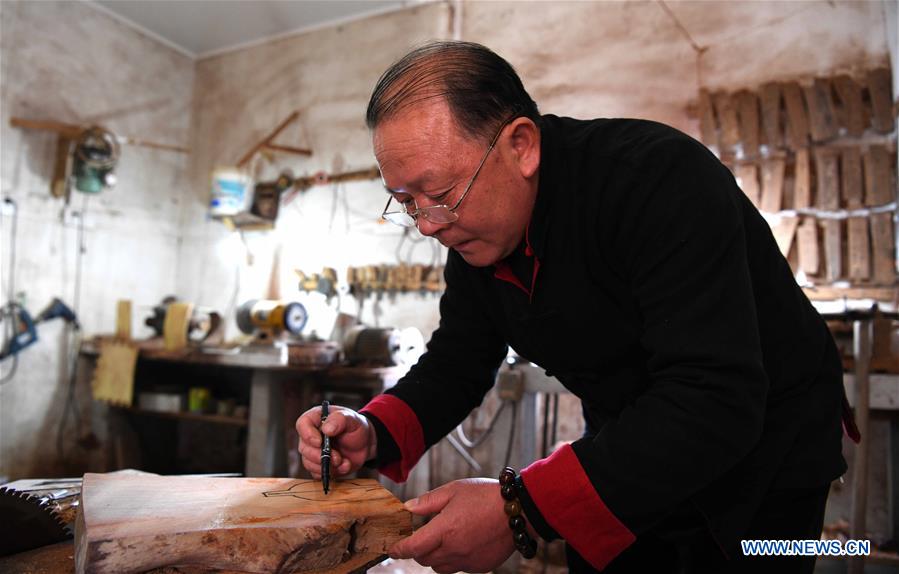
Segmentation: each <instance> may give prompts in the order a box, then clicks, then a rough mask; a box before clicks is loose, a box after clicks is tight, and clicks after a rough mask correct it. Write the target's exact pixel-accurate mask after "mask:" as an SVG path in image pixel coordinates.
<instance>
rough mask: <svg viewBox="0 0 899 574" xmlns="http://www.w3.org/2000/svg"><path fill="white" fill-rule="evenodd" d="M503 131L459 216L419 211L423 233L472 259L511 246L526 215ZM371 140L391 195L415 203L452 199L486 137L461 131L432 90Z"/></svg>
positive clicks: (499, 254)
mask: <svg viewBox="0 0 899 574" xmlns="http://www.w3.org/2000/svg"><path fill="white" fill-rule="evenodd" d="M504 129H511V126H507V127H506V128H504ZM506 135H507V134H506V133H505V132H504V133H502V134H501V135H500V137H499V139H498V140H497V144H496V147H495V148H494V149H493V151H492V152H490V155H489V156H488V157H487V160H486V161H485V162H484V165H483V167H482V168H481V171H480V172H479V174H478V176H477V178H476V179H475V181H474V184H473V185H472V187H471V190H470V191H469V192H468V195H466V196H465V199H464V201H462V203H461V205H459V207H458V209H457V210H456V215H458V216H459V219H458V220H457V221H455V222H453V223H443V224H438V223H433V222H431V221H428V220H427V219H425V218H423V217H419V218H418V229H419V231H420V232H421V233H422V235H427V236H434V237H436V238H437V240H438V241H440V243H442V244H443V245H445V246H446V247H449V248H451V249H454V250H456V251H457V252H458V253H459V254H460V255H461V256H462V257H463V258H464V259H465V261H467V262H468V263H469V264H470V265H474V266H477V267H483V266H487V265H492V264H494V263H496V262H497V261H499V260H500V259H502V258H504V257H505V256H507V255H508V254H509V253H511V252H512V251H513V250H514V249H515V247H516V246H517V245H518V243H519V242H520V241H521V239H522V237H523V234H524V230H525V228H526V226H527V222H528V220H529V219H530V210H531V207H532V202H529V201H525V200H524V195H523V193H524V192H525V191H526V189H522V186H523V185H524V187H525V188H526V187H527V186H526V182H525V181H524V180H523V179H522V178H521V177H520V174H517V173H516V171H515V169H514V165H512V164H511V163H510V161H509V157H508V156H509V154H508V149H507V148H508V141H507V140H508V138H505V137H504V136H506ZM373 145H374V152H375V157H376V158H377V160H378V165H379V167H380V169H381V175H382V177H383V179H384V183H385V185H386V186H387V188H388V189H389V190H392V192H393V194H394V199H395V200H396V201H398V202H400V203H406V204H407V207H408V209H409V211H413V210H414V209H415V208H416V207H418V208H422V207H427V206H432V205H439V204H443V205H447V206H450V207H452V206H453V205H455V204H456V202H457V201H458V200H459V198H460V197H461V196H462V194H463V193H464V192H465V188H466V186H467V185H468V182H469V181H470V180H471V177H472V175H474V173H475V171H476V170H477V167H478V164H479V163H480V161H481V159H482V158H483V157H484V154H485V152H486V151H487V148H488V146H489V142H485V141H482V140H480V139H472V138H471V137H470V136H467V135H466V134H465V133H464V132H463V131H462V130H460V129H459V128H458V127H457V125H456V123H455V122H454V121H453V118H452V114H451V112H450V110H449V106H448V105H447V103H446V102H445V101H444V100H443V99H442V98H432V99H430V100H426V101H425V102H423V103H420V104H415V105H413V106H411V107H409V108H407V109H405V110H403V111H401V112H400V113H399V114H398V115H397V116H395V117H393V118H390V119H389V120H387V121H385V122H383V123H382V124H380V125H379V126H378V127H377V129H375V131H374V134H373ZM525 195H526V194H525ZM516 198H517V200H516ZM400 208H401V207H400V206H399V205H397V206H396V207H395V209H400Z"/></svg>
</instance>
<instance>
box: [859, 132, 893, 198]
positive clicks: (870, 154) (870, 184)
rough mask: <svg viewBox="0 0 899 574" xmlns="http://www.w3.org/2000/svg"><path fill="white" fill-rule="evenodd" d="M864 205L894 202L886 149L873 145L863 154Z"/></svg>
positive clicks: (889, 160) (888, 157) (888, 155)
mask: <svg viewBox="0 0 899 574" xmlns="http://www.w3.org/2000/svg"><path fill="white" fill-rule="evenodd" d="M864 157H865V190H866V193H865V205H868V206H877V205H885V204H887V203H890V202H893V201H896V190H895V189H892V188H891V186H890V180H891V179H892V178H891V175H892V174H891V173H890V172H891V171H892V170H891V166H890V163H891V157H890V153H889V152H888V151H887V148H886V147H885V146H882V145H874V146H871V147H869V148H868V151H867V152H866V153H865V156H864Z"/></svg>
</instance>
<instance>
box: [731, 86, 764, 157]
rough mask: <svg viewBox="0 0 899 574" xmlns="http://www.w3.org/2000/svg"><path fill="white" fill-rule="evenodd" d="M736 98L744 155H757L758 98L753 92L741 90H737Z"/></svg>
mask: <svg viewBox="0 0 899 574" xmlns="http://www.w3.org/2000/svg"><path fill="white" fill-rule="evenodd" d="M736 100H737V113H738V117H739V121H740V139H741V140H742V142H743V154H744V155H745V156H746V157H757V156H758V154H759V99H758V97H757V96H756V95H755V94H754V93H752V92H750V91H748V90H742V91H740V92H737V95H736Z"/></svg>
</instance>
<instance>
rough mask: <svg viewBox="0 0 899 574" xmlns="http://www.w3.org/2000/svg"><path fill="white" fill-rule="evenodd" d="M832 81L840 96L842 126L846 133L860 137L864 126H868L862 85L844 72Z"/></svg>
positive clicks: (863, 131)
mask: <svg viewBox="0 0 899 574" xmlns="http://www.w3.org/2000/svg"><path fill="white" fill-rule="evenodd" d="M833 83H834V86H835V87H836V89H837V94H838V95H839V97H840V107H842V109H843V113H842V114H841V118H842V120H843V121H842V124H841V125H842V127H844V128H845V129H846V134H847V135H850V136H852V137H861V135H862V134H863V133H865V128H867V127H868V120H867V118H866V117H865V106H864V103H863V101H862V87H861V86H860V85H859V84H858V82H856V81H855V80H853V79H852V78H851V77H850V76H847V75H845V74H843V75H840V76H837V77H836V78H834V80H833Z"/></svg>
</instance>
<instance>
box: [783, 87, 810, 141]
mask: <svg viewBox="0 0 899 574" xmlns="http://www.w3.org/2000/svg"><path fill="white" fill-rule="evenodd" d="M781 89H782V90H783V97H784V104H785V105H786V108H787V126H788V127H789V130H787V134H788V135H789V145H790V147H791V148H793V149H799V148H803V147H805V146H807V145H808V114H807V112H806V109H805V102H804V101H803V100H802V89H801V88H800V87H799V84H798V83H796V82H788V83H786V84H783V86H782V87H781Z"/></svg>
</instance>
